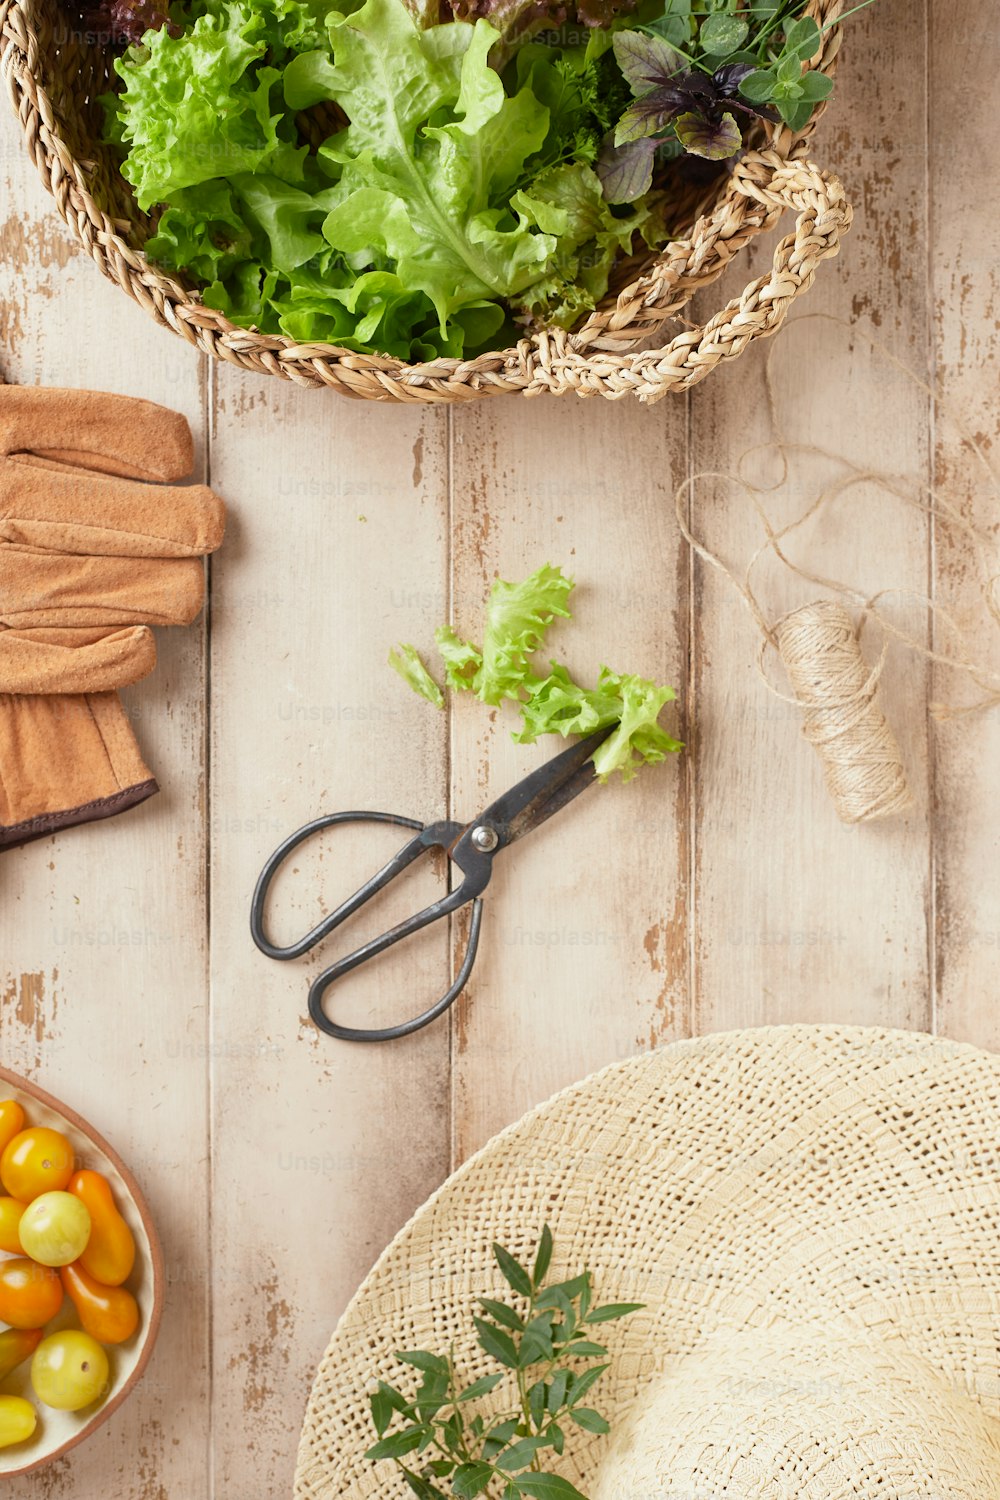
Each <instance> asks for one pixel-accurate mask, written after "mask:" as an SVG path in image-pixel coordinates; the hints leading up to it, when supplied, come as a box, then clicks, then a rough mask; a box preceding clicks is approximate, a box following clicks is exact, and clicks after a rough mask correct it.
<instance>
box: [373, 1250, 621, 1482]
mask: <svg viewBox="0 0 1000 1500" xmlns="http://www.w3.org/2000/svg"><path fill="white" fill-rule="evenodd" d="M552 1250H553V1240H552V1232H551V1230H550V1229H549V1226H548V1225H547V1224H546V1225H545V1227H544V1228H543V1230H542V1233H541V1236H540V1239H539V1242H538V1247H537V1250H536V1253H535V1257H534V1262H533V1264H532V1267H531V1269H530V1271H529V1270H528V1269H527V1268H526V1267H525V1266H523V1265H522V1264H521V1263H520V1262H519V1261H517V1260H516V1259H515V1258H514V1256H513V1255H512V1254H511V1253H510V1251H509V1250H506V1249H505V1248H504V1247H503V1245H496V1244H495V1245H494V1246H493V1254H494V1257H495V1259H496V1262H497V1266H498V1267H499V1269H500V1273H501V1275H502V1276H503V1278H504V1280H505V1281H506V1283H507V1285H508V1286H509V1288H510V1289H511V1292H512V1293H513V1296H512V1297H511V1298H510V1299H509V1300H507V1301H498V1300H496V1299H494V1298H490V1297H481V1298H480V1299H479V1308H480V1314H479V1315H477V1316H475V1317H474V1318H473V1322H474V1324H475V1329H476V1338H477V1342H478V1344H479V1347H480V1348H481V1349H482V1351H483V1353H484V1354H485V1355H486V1356H487V1357H488V1358H489V1359H490V1360H491V1361H493V1363H494V1364H496V1365H499V1367H500V1368H499V1369H498V1370H495V1371H491V1372H490V1373H488V1374H485V1375H481V1376H479V1378H478V1379H476V1380H474V1381H472V1383H471V1384H468V1385H462V1383H461V1382H460V1381H459V1379H458V1377H457V1375H456V1371H455V1362H454V1355H453V1354H451V1355H449V1356H447V1357H446V1356H443V1355H440V1354H433V1353H429V1352H428V1351H427V1350H423V1349H411V1350H405V1351H402V1352H400V1353H397V1355H396V1358H397V1359H398V1360H399V1361H400V1362H401V1363H402V1364H403V1365H407V1366H409V1367H411V1368H412V1369H415V1370H418V1371H419V1372H420V1374H421V1376H422V1377H423V1378H422V1380H421V1382H420V1385H419V1387H418V1388H417V1390H416V1391H415V1392H414V1394H413V1395H412V1396H405V1395H404V1394H403V1393H402V1392H401V1391H400V1390H398V1389H397V1388H396V1387H395V1386H393V1385H389V1384H388V1382H386V1381H384V1380H380V1381H379V1383H378V1388H377V1390H375V1391H374V1392H373V1393H372V1395H371V1415H372V1421H373V1423H374V1425H375V1430H376V1432H377V1434H378V1442H376V1443H375V1444H374V1445H373V1446H372V1447H371V1448H369V1449H368V1451H367V1453H366V1454H365V1457H366V1458H369V1459H371V1460H372V1462H377V1461H379V1460H383V1459H388V1460H391V1461H392V1462H394V1463H395V1464H396V1466H397V1468H398V1469H399V1471H400V1473H401V1474H402V1475H403V1478H404V1479H405V1480H406V1483H407V1485H408V1486H409V1488H410V1490H411V1491H412V1493H413V1494H414V1495H416V1496H417V1497H418V1500H450V1497H451V1496H458V1497H460V1500H473V1497H475V1496H477V1495H487V1496H493V1497H496V1500H518V1497H520V1496H527V1497H529V1500H586V1497H585V1496H582V1495H581V1492H580V1491H579V1490H578V1489H577V1488H576V1486H575V1485H573V1484H571V1483H570V1481H569V1480H568V1479H564V1478H562V1476H561V1475H559V1474H555V1473H552V1472H551V1471H550V1470H549V1469H548V1468H546V1462H547V1461H548V1455H549V1454H555V1455H556V1456H558V1455H560V1454H561V1453H562V1452H563V1451H564V1448H565V1445H566V1442H567V1440H568V1437H571V1434H572V1430H573V1429H574V1428H577V1429H579V1430H580V1431H582V1432H588V1433H606V1432H607V1431H608V1430H609V1429H608V1423H607V1421H606V1420H605V1418H604V1417H602V1416H601V1414H600V1412H598V1411H596V1410H595V1409H594V1408H593V1407H592V1406H588V1405H585V1404H584V1402H585V1398H586V1397H587V1396H588V1394H589V1392H590V1391H591V1390H592V1389H593V1387H594V1386H595V1384H596V1383H597V1381H599V1380H600V1378H601V1376H602V1375H603V1374H604V1371H605V1370H606V1369H607V1368H608V1364H607V1359H606V1356H607V1352H608V1351H607V1349H606V1347H605V1346H604V1345H603V1344H602V1343H599V1342H597V1341H596V1340H595V1339H594V1337H593V1332H592V1331H593V1329H594V1328H595V1326H598V1325H600V1324H602V1323H610V1322H612V1321H615V1320H617V1319H619V1318H624V1317H627V1316H628V1315H629V1314H630V1313H633V1312H638V1311H639V1309H640V1308H641V1307H642V1306H643V1304H642V1303H640V1302H615V1303H606V1304H605V1305H604V1306H595V1305H594V1302H593V1286H592V1282H591V1274H590V1272H589V1271H583V1272H582V1273H581V1274H580V1275H579V1276H574V1277H572V1278H570V1279H569V1280H566V1281H558V1282H554V1283H552V1284H551V1285H548V1284H546V1277H547V1275H548V1271H549V1266H550V1263H551V1260H552ZM595 1361H596V1362H595ZM501 1387H503V1388H504V1390H503V1394H504V1395H505V1396H506V1397H507V1398H508V1399H507V1401H506V1403H505V1404H501V1406H500V1408H499V1409H496V1408H495V1407H494V1405H493V1403H490V1408H489V1409H486V1410H484V1409H483V1408H482V1401H483V1398H484V1397H487V1396H490V1395H492V1393H493V1392H494V1391H496V1390H498V1389H500V1388H501Z"/></svg>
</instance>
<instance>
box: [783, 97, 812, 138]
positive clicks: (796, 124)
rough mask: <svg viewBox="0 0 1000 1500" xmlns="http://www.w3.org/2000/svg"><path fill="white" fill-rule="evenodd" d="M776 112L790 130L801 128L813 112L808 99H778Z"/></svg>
mask: <svg viewBox="0 0 1000 1500" xmlns="http://www.w3.org/2000/svg"><path fill="white" fill-rule="evenodd" d="M776 102H777V105H778V112H779V114H780V115H781V118H782V119H783V120H784V122H785V124H786V125H788V126H789V127H790V128H791V129H792V130H801V129H802V127H803V125H804V124H805V123H806V121H807V120H808V119H809V116H810V115H811V114H812V112H813V106H812V105H811V104H810V103H809V101H808V99H778V100H777V101H776Z"/></svg>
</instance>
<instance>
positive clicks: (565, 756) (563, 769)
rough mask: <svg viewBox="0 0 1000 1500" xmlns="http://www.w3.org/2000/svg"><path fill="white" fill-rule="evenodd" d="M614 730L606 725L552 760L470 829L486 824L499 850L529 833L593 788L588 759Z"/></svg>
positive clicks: (593, 772) (592, 766)
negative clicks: (497, 839) (582, 793)
mask: <svg viewBox="0 0 1000 1500" xmlns="http://www.w3.org/2000/svg"><path fill="white" fill-rule="evenodd" d="M615 728H617V725H616V724H607V725H605V727H604V728H603V729H597V730H595V731H594V733H593V734H589V735H587V737H586V739H582V740H578V741H577V743H576V744H575V745H571V746H570V747H569V749H568V750H563V751H562V752H561V753H560V754H559V755H555V756H553V758H552V759H551V760H549V761H546V762H545V764H544V765H543V766H539V767H538V769H537V770H536V771H532V772H531V773H530V774H529V775H528V776H525V777H524V778H523V780H521V781H519V782H517V783H516V785H515V786H512V787H511V789H510V791H508V792H504V794H503V796H502V797H498V798H497V800H496V801H495V802H492V803H491V804H490V806H489V807H487V808H486V810H485V811H484V812H483V813H481V814H480V816H479V817H478V818H477V819H476V820H475V823H474V824H470V827H473V828H478V827H480V826H481V825H482V824H486V825H487V826H488V827H490V828H494V829H495V830H496V832H497V833H498V834H499V836H500V842H499V846H498V848H500V849H502V848H504V847H505V846H506V845H507V844H513V843H515V842H516V841H517V840H518V839H520V838H523V837H524V835H525V834H526V833H531V832H532V830H533V829H535V828H538V827H539V826H540V825H541V824H542V823H544V822H545V821H546V820H547V819H548V818H551V816H552V814H553V813H557V812H559V811H560V810H561V809H562V808H564V807H565V806H566V804H567V803H568V802H572V800H573V798H574V797H577V796H579V794H580V793H581V792H584V791H586V789H587V787H589V786H592V785H593V783H594V781H596V779H597V773H596V772H595V770H594V764H593V761H592V760H591V756H592V755H593V754H594V751H595V750H596V749H597V748H598V746H599V745H602V744H603V743H604V741H605V740H606V739H607V737H608V735H609V734H611V732H612V730H614V729H615Z"/></svg>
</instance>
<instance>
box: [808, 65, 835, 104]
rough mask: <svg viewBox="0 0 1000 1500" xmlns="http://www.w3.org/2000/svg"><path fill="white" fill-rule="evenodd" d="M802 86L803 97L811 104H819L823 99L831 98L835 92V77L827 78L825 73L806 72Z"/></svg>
mask: <svg viewBox="0 0 1000 1500" xmlns="http://www.w3.org/2000/svg"><path fill="white" fill-rule="evenodd" d="M801 86H802V98H803V99H805V100H806V101H807V102H808V103H809V104H818V103H819V102H820V100H821V99H829V97H830V95H831V94H832V93H833V79H832V78H827V76H826V74H825V73H816V72H812V73H806V74H805V75H804V77H803V79H802V85H801Z"/></svg>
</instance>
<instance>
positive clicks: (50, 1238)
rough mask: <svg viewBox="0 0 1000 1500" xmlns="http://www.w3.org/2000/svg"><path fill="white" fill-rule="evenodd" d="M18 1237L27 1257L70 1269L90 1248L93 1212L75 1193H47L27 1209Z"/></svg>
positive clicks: (45, 1264) (42, 1263)
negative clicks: (72, 1262)
mask: <svg viewBox="0 0 1000 1500" xmlns="http://www.w3.org/2000/svg"><path fill="white" fill-rule="evenodd" d="M18 1234H19V1235H20V1238H21V1248H22V1250H23V1251H24V1253H25V1255H30V1256H31V1258H32V1260H37V1261H38V1263H39V1265H41V1266H68V1265H69V1264H70V1262H71V1261H74V1260H78V1259H79V1258H80V1256H81V1255H82V1254H83V1252H84V1250H86V1248H87V1241H88V1240H89V1239H90V1212H89V1210H88V1208H87V1205H86V1204H85V1203H81V1201H80V1199H79V1198H74V1197H73V1194H72V1193H43V1194H42V1195H41V1197H40V1198H34V1199H33V1200H32V1201H31V1203H29V1204H28V1206H27V1208H26V1209H25V1210H24V1213H23V1215H22V1217H21V1223H20V1225H19V1227H18Z"/></svg>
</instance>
